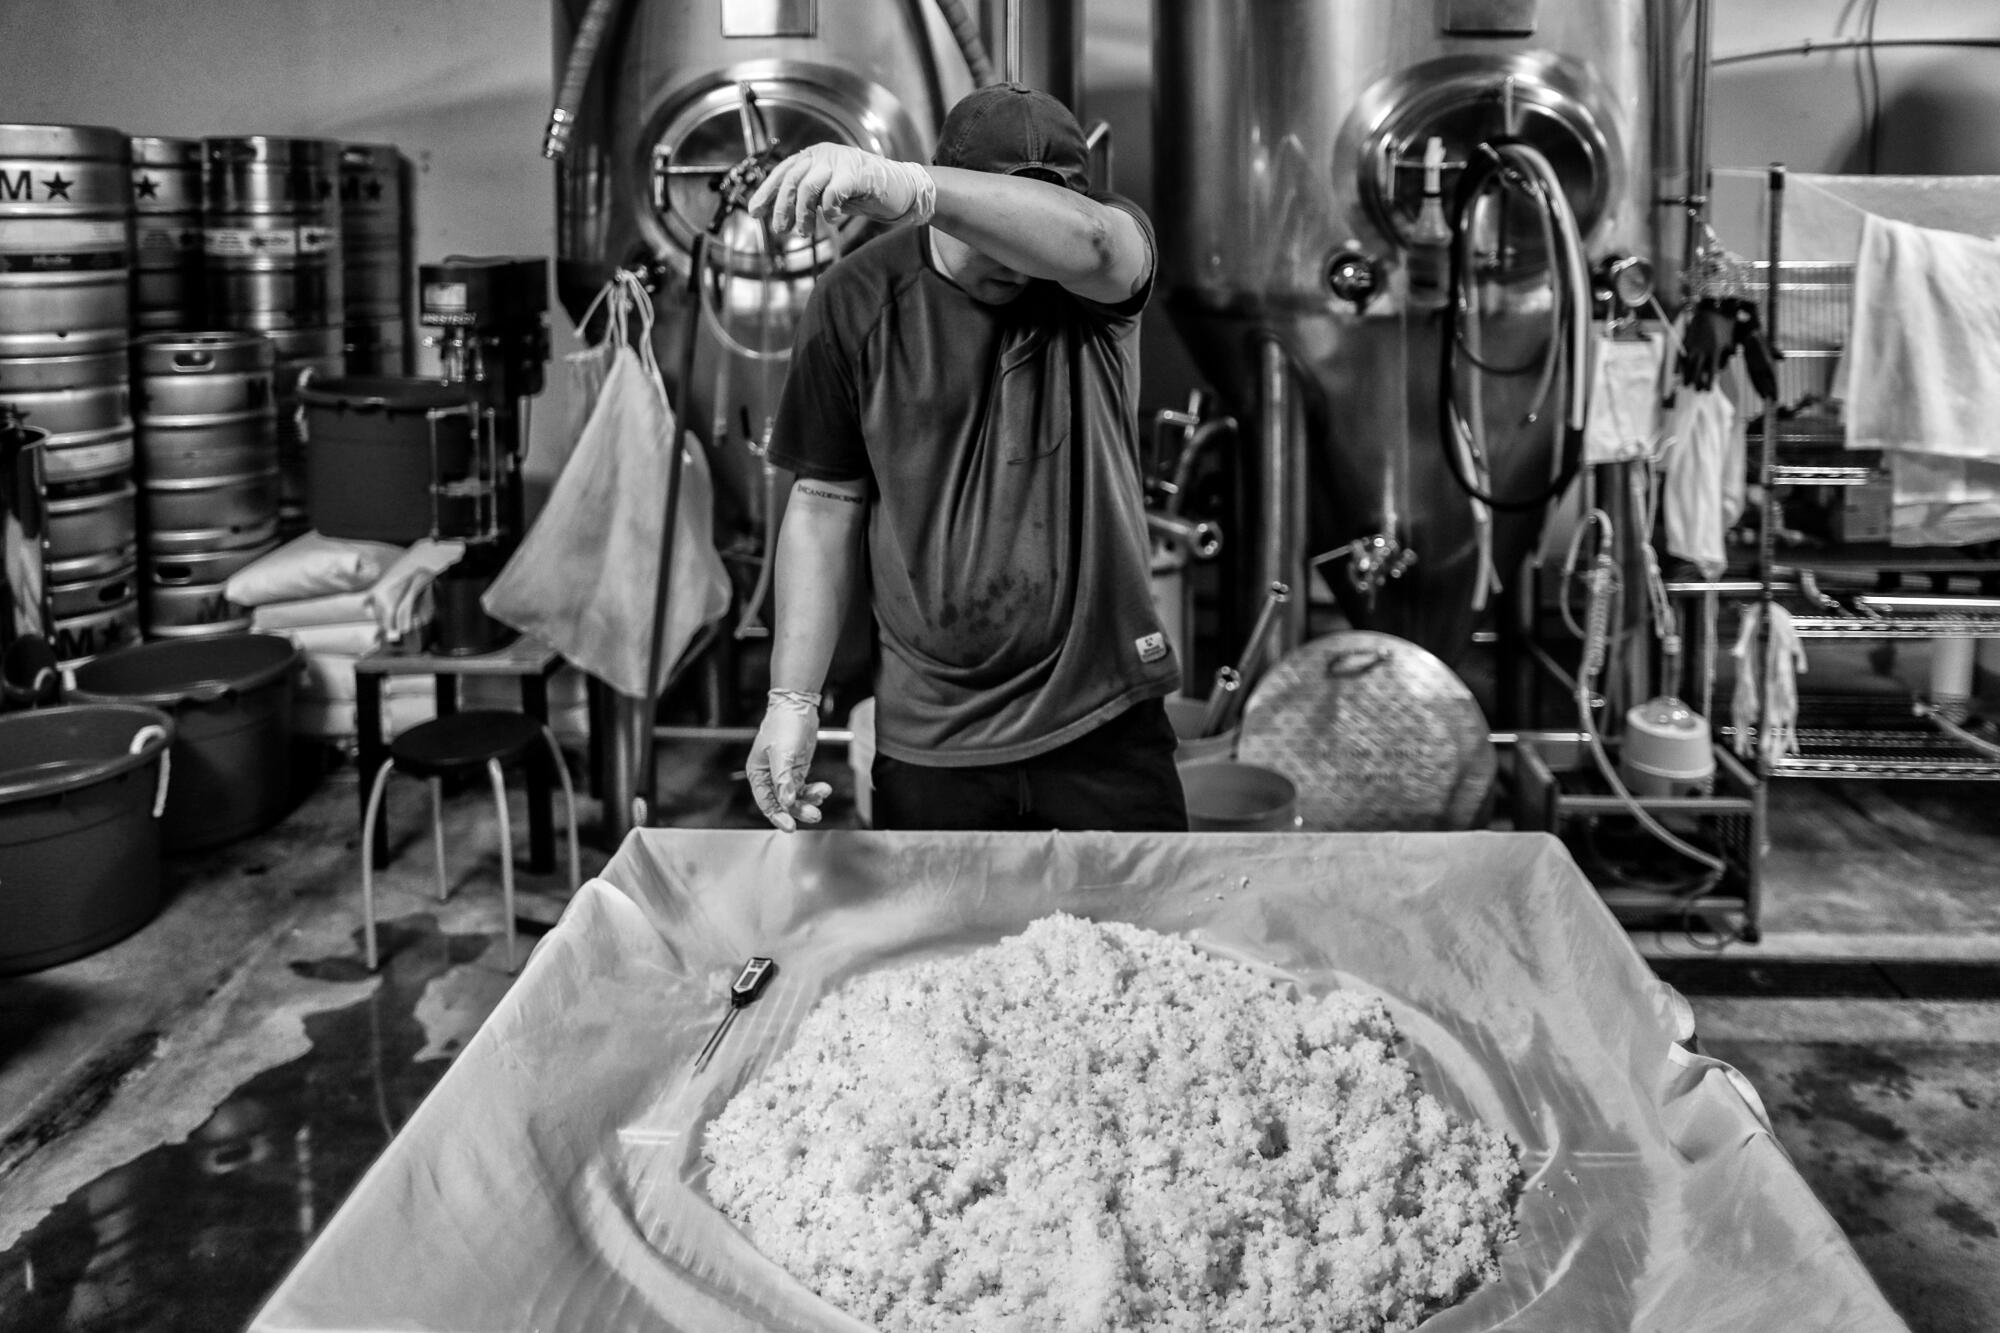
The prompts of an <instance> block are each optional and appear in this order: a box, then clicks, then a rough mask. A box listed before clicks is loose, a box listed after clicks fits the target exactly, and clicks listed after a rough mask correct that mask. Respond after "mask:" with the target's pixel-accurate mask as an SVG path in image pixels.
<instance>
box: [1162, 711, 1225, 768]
mask: <svg viewBox="0 0 2000 1333" xmlns="http://www.w3.org/2000/svg"><path fill="white" fill-rule="evenodd" d="M1166 705H1167V720H1168V721H1170V722H1172V723H1173V724H1174V735H1175V736H1176V737H1177V738H1178V739H1179V740H1180V745H1179V746H1178V747H1177V748H1176V749H1175V750H1174V762H1175V763H1177V764H1202V763H1212V762H1214V761H1215V760H1218V759H1233V758H1235V757H1236V731H1237V729H1236V728H1235V727H1227V728H1225V729H1223V730H1222V731H1218V732H1217V733H1216V734H1215V735H1213V736H1203V735H1201V734H1200V732H1201V719H1202V714H1204V713H1206V712H1207V711H1208V702H1207V701H1206V700H1203V699H1186V698H1182V697H1181V696H1179V695H1175V696H1174V697H1173V698H1171V699H1168V700H1166Z"/></svg>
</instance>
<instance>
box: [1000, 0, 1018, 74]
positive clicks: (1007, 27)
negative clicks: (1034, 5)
mask: <svg viewBox="0 0 2000 1333" xmlns="http://www.w3.org/2000/svg"><path fill="white" fill-rule="evenodd" d="M1000 14H1001V28H1002V31H1003V32H1004V33H1005V45H1006V61H1007V70H1006V75H1005V77H1006V79H1007V81H1008V82H1009V83H1018V82H1020V81H1021V63H1022V55H1021V0H1002V3H1001V7H1000Z"/></svg>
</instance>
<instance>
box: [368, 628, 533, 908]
mask: <svg viewBox="0 0 2000 1333" xmlns="http://www.w3.org/2000/svg"><path fill="white" fill-rule="evenodd" d="M562 661H563V659H562V654H560V653H558V652H557V651H556V650H555V649H553V648H551V647H549V646H548V645H547V644H545V643H543V642H542V641H541V640H539V639H535V638H531V637H529V636H528V635H525V634H523V635H521V636H520V637H518V638H516V639H515V640H514V641H513V642H511V643H509V644H507V645H506V646H505V647H502V648H496V649H494V650H493V651H491V652H487V653H474V654H467V655H465V656H455V655H453V654H450V653H432V652H425V651H423V650H421V649H418V648H412V647H408V646H404V645H388V646H385V647H382V648H377V649H376V650H375V651H373V652H371V653H367V654H364V655H363V656H362V657H361V658H360V660H359V661H357V662H356V663H355V664H354V730H355V733H356V740H357V749H356V754H355V767H356V768H358V769H359V770H360V774H361V816H362V819H363V820H364V821H365V820H366V818H367V815H368V791H369V788H370V787H371V786H373V784H374V782H375V774H376V772H377V771H378V770H379V769H380V768H381V767H382V765H383V764H384V763H385V762H386V761H387V760H388V757H389V747H388V744H387V743H386V742H385V741H384V740H383V739H382V682H383V680H384V678H386V677H389V676H430V677H432V678H433V679H435V681H436V682H437V711H438V715H439V716H443V715H444V714H447V713H454V712H457V711H458V681H459V677H461V676H512V677H514V678H516V679H518V680H519V681H520V682H521V711H522V712H524V713H526V714H527V715H528V716H529V717H532V718H534V719H535V720H536V721H537V722H540V723H542V724H543V725H544V726H546V725H548V721H549V677H551V676H553V675H554V674H555V673H556V669H557V668H558V667H560V666H561V665H562ZM553 762H554V760H553V758H552V757H551V756H550V755H549V754H547V753H545V751H544V749H543V747H541V746H537V747H535V749H534V751H533V752H532V753H531V754H530V755H529V757H528V765H527V767H528V868H529V869H530V870H533V871H535V872H537V873H539V874H546V873H547V872H548V871H551V870H553V869H555V864H556V838H555V822H554V817H553V815H552V813H551V800H552V796H551V793H552V791H553V789H554V786H555V781H556V775H555V772H554V770H553V769H552V768H551V767H550V765H551V764H552V763H553ZM365 854H366V855H369V856H373V857H374V858H375V866H376V868H377V869H380V868H381V867H382V866H384V865H386V864H387V863H388V860H389V831H388V821H387V820H386V819H384V820H378V821H377V822H376V825H375V845H374V846H373V847H371V848H367V849H365Z"/></svg>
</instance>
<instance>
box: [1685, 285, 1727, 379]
mask: <svg viewBox="0 0 2000 1333" xmlns="http://www.w3.org/2000/svg"><path fill="white" fill-rule="evenodd" d="M1740 305H1741V302H1738V301H1735V300H1733V299H1717V298H1711V297H1704V298H1703V299H1701V300H1699V301H1697V302H1695V304H1694V307H1693V309H1691V310H1690V311H1689V312H1688V317H1687V327H1686V328H1685V329H1683V330H1682V331H1681V354H1680V359H1679V362H1678V363H1677V367H1676V368H1677V369H1678V371H1679V372H1680V378H1681V383H1683V384H1685V385H1688V386H1689V387H1690V388H1695V389H1706V388H1709V387H1710V386H1711V385H1713V384H1714V383H1715V377H1716V375H1717V374H1718V373H1720V372H1721V371H1722V369H1723V368H1724V367H1726V366H1727V365H1728V364H1729V358H1730V357H1732V356H1734V355H1735V354H1736V311H1737V308H1738V307H1739V306H1740Z"/></svg>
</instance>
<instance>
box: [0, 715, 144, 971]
mask: <svg viewBox="0 0 2000 1333" xmlns="http://www.w3.org/2000/svg"><path fill="white" fill-rule="evenodd" d="M173 733H174V723H173V719H172V718H170V717H168V716H167V715H166V714H165V713H163V712H161V711H160V710H158V709H156V708H147V707H142V706H139V705H136V704H94V705H83V706H70V707H63V708H42V709H35V710H31V711H29V712H25V713H12V714H9V715H7V716H5V717H0V866H4V867H5V872H4V873H0V921H5V922H6V923H7V928H6V929H5V930H4V931H0V976H12V975H14V974H16V973H20V972H32V971H35V970H37V969H39V968H44V967H53V966H54V965H55V964H57V963H63V962H68V961H69V960H70V959H72V958H80V957H82V956H83V955H85V954H88V953H94V952H96V951H97V950H99V949H102V948H103V947H105V946H106V945H108V944H112V943H115V942H116V941H118V940H121V939H123V938H125V936H127V935H130V934H131V933H132V932H133V931H135V930H137V929H138V928H139V927H141V926H143V925H145V924H146V923H147V922H148V921H150V920H152V919H153V917H154V915H155V914H156V913H157V912H158V911H159V910H160V820H159V818H158V817H157V815H156V813H155V812H156V810H157V808H158V806H159V798H160V784H161V781H162V778H163V776H166V775H163V773H162V771H161V764H162V756H163V755H164V754H165V753H166V752H167V748H168V746H169V744H170V743H171V741H172V739H173Z"/></svg>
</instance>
